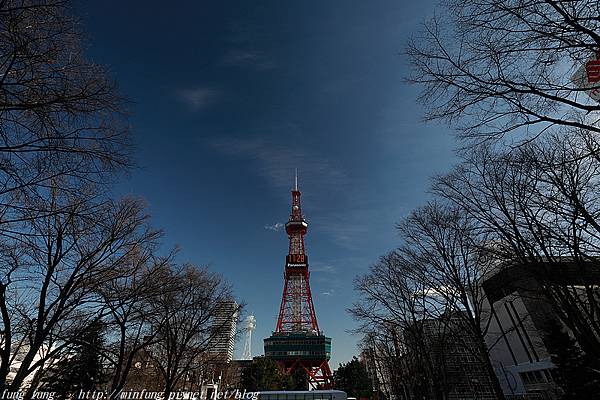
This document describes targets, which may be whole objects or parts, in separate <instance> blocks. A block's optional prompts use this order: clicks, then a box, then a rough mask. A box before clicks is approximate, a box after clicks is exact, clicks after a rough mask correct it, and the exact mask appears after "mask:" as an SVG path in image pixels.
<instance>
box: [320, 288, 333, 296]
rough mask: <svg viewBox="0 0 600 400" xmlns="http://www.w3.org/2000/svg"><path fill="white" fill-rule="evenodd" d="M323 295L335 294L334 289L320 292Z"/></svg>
mask: <svg viewBox="0 0 600 400" xmlns="http://www.w3.org/2000/svg"><path fill="white" fill-rule="evenodd" d="M321 294H322V295H323V296H333V295H334V294H335V289H329V290H327V291H325V292H323V293H321Z"/></svg>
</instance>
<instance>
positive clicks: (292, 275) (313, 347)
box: [264, 175, 333, 388]
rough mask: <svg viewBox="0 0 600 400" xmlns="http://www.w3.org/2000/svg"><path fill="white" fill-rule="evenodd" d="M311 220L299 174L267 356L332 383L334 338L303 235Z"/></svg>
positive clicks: (315, 381)
mask: <svg viewBox="0 0 600 400" xmlns="http://www.w3.org/2000/svg"><path fill="white" fill-rule="evenodd" d="M307 230H308V224H307V223H306V220H305V219H304V216H303V215H302V209H301V206H300V190H299V189H298V176H297V175H296V181H295V185H294V189H293V190H292V212H291V214H290V218H289V220H288V222H287V223H286V224H285V231H286V233H287V234H288V238H289V241H290V244H289V251H288V255H287V257H286V261H285V269H284V286H283V296H282V299H281V306H280V307H279V318H278V319H277V325H276V328H275V332H273V335H272V336H271V337H269V338H266V339H265V341H264V343H265V356H266V357H269V358H271V359H273V360H275V361H277V362H278V363H279V365H280V366H281V367H282V369H283V370H284V371H285V372H286V373H288V374H295V373H296V372H297V371H298V372H304V373H306V376H307V379H308V383H309V385H312V386H313V387H316V386H320V387H324V388H326V387H329V386H331V384H332V380H333V377H332V373H331V369H330V368H329V363H328V361H329V359H330V357H331V338H329V337H326V336H325V335H324V334H323V332H322V331H321V330H320V329H319V325H318V323H317V316H316V314H315V308H314V305H313V301H312V294H311V291H310V282H309V278H310V272H309V269H308V256H307V254H306V252H305V249H304V235H306V231H307Z"/></svg>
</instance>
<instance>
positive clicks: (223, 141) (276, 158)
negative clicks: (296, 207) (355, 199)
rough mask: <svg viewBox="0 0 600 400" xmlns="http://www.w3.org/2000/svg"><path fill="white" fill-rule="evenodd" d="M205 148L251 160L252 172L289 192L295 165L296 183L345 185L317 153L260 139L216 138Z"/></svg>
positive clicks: (340, 172) (342, 174)
mask: <svg viewBox="0 0 600 400" xmlns="http://www.w3.org/2000/svg"><path fill="white" fill-rule="evenodd" d="M209 145H210V146H211V147H212V148H213V149H215V150H217V151H219V152H221V153H223V154H226V155H228V156H232V157H242V158H246V159H250V160H254V161H255V163H256V169H257V171H258V172H259V174H261V175H262V176H263V177H265V179H267V180H268V181H269V183H270V184H271V185H273V186H274V187H276V188H278V189H285V190H287V189H289V188H290V186H291V183H292V179H293V170H291V167H293V166H297V167H298V171H299V173H300V180H301V181H302V180H303V179H306V181H310V182H311V184H313V185H319V184H324V185H326V186H327V187H328V188H331V187H333V186H337V185H346V184H347V183H348V182H349V179H348V176H347V175H346V173H345V172H344V171H343V170H342V169H340V168H339V167H337V166H336V165H334V164H333V163H332V162H330V161H329V160H328V159H327V157H326V156H325V155H322V154H320V153H319V152H318V151H317V150H309V149H306V148H298V147H290V146H283V145H279V144H276V143H272V142H268V141H265V140H261V139H241V138H231V137H230V138H218V139H214V140H212V141H211V142H210V143H209Z"/></svg>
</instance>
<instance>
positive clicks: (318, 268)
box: [310, 262, 337, 274]
mask: <svg viewBox="0 0 600 400" xmlns="http://www.w3.org/2000/svg"><path fill="white" fill-rule="evenodd" d="M310 270H311V271H312V272H323V273H327V274H333V273H336V272H337V268H336V267H335V266H333V265H331V264H323V263H320V262H315V263H312V264H311V266H310Z"/></svg>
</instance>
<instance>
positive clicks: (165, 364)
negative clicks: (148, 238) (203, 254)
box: [149, 265, 241, 398]
mask: <svg viewBox="0 0 600 400" xmlns="http://www.w3.org/2000/svg"><path fill="white" fill-rule="evenodd" d="M172 273H173V274H174V275H173V276H172V278H171V279H170V280H169V282H170V284H171V285H173V286H172V287H171V288H165V289H168V290H164V291H162V292H161V293H159V294H158V296H156V297H155V298H154V300H153V303H154V308H153V311H152V312H153V314H154V315H156V316H158V318H159V320H160V321H161V322H160V325H158V326H156V327H155V329H156V330H157V332H156V338H157V340H156V343H155V344H154V345H152V346H151V348H150V350H149V354H150V358H151V359H152V360H153V362H154V364H155V366H156V367H157V368H158V371H159V373H160V375H161V377H162V379H163V383H164V397H165V398H168V397H169V394H170V393H172V392H173V391H174V390H176V388H177V385H178V384H179V383H181V382H182V380H183V379H185V377H186V376H187V375H189V374H191V375H195V376H196V377H198V376H199V375H200V372H202V371H201V370H202V368H203V367H204V365H203V364H204V363H205V362H207V361H210V350H211V348H212V346H214V345H215V342H214V340H215V338H217V337H222V336H223V333H222V332H223V331H222V330H223V329H226V327H227V326H228V325H229V324H230V323H231V321H232V320H233V319H234V318H237V313H238V311H239V309H240V307H241V306H238V305H236V306H235V307H234V309H233V310H231V312H230V313H228V311H227V310H228V308H223V303H224V302H230V301H233V296H232V295H231V289H230V286H229V285H227V284H226V283H225V282H224V281H223V280H222V278H221V277H220V276H219V275H216V274H213V273H210V272H209V271H208V270H206V269H199V268H197V267H195V266H193V265H185V266H184V267H183V268H182V269H181V270H173V272H172ZM225 336H227V334H225Z"/></svg>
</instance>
